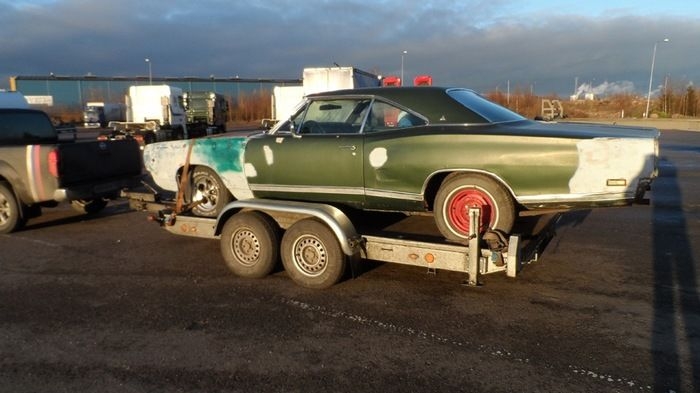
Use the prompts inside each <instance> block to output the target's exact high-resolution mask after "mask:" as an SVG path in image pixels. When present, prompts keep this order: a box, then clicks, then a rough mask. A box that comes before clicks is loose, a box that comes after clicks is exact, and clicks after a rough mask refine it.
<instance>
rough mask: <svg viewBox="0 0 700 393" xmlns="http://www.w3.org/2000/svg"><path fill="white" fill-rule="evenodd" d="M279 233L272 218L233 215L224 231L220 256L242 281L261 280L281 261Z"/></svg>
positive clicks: (246, 213)
mask: <svg viewBox="0 0 700 393" xmlns="http://www.w3.org/2000/svg"><path fill="white" fill-rule="evenodd" d="M279 244H280V229H279V226H278V225H277V222H275V220H274V219H272V217H270V216H268V215H267V214H264V213H261V212H256V211H245V212H240V213H237V214H234V215H233V216H231V218H229V219H228V221H226V223H225V224H224V227H223V229H222V231H221V255H222V256H223V257H224V261H225V262H226V266H227V267H228V268H229V270H231V272H233V274H235V275H237V276H239V277H246V278H262V277H265V276H267V275H269V274H270V272H272V270H273V269H274V268H275V266H276V265H277V262H278V261H279Z"/></svg>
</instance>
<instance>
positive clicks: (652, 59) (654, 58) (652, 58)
mask: <svg viewBox="0 0 700 393" xmlns="http://www.w3.org/2000/svg"><path fill="white" fill-rule="evenodd" d="M669 41H670V40H669V39H668V38H664V39H663V40H661V41H656V42H654V51H653V52H652V53H653V54H652V55H651V72H650V73H649V92H648V93H647V109H646V111H644V118H645V119H648V118H649V104H650V103H651V83H652V80H653V79H654V63H655V62H656V46H657V45H658V44H659V42H669Z"/></svg>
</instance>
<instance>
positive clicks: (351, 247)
mask: <svg viewBox="0 0 700 393" xmlns="http://www.w3.org/2000/svg"><path fill="white" fill-rule="evenodd" d="M243 209H250V210H259V211H263V212H277V213H292V214H301V215H307V216H312V217H316V218H318V219H319V220H321V221H322V222H323V223H325V224H326V225H328V227H329V228H330V229H331V231H333V233H334V234H335V236H336V237H337V238H338V242H339V243H340V247H341V248H342V250H343V253H344V254H346V255H348V256H353V255H355V254H356V253H357V252H359V250H360V244H361V237H360V236H359V235H358V234H357V231H356V230H355V226H354V225H353V224H352V222H351V221H350V219H349V218H348V217H347V216H346V215H345V213H343V212H342V211H341V210H340V209H338V208H336V207H335V206H331V205H327V204H323V203H309V202H295V201H282V200H273V199H243V200H237V201H233V202H230V203H229V204H227V205H226V206H225V207H224V208H223V210H222V211H221V213H220V214H219V216H218V217H217V219H216V228H215V234H216V235H220V234H221V231H222V228H223V226H224V224H225V223H226V220H228V219H229V217H231V216H232V215H233V214H236V213H237V212H239V211H241V210H243Z"/></svg>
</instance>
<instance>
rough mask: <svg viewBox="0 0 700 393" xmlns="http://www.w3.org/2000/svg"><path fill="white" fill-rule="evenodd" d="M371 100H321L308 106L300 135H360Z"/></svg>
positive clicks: (300, 127) (300, 128)
mask: <svg viewBox="0 0 700 393" xmlns="http://www.w3.org/2000/svg"><path fill="white" fill-rule="evenodd" d="M370 102H371V100H369V99H340V100H333V99H320V100H314V101H311V102H310V103H309V105H308V109H307V111H306V115H305V116H304V121H303V122H302V123H301V125H300V126H299V131H298V132H299V133H300V134H358V133H360V130H361V129H362V123H363V122H364V120H365V117H366V116H367V112H368V110H369V104H370Z"/></svg>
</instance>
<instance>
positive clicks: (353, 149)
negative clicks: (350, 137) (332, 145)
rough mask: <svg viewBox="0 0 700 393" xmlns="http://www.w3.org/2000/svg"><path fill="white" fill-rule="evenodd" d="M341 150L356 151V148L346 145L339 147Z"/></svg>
mask: <svg viewBox="0 0 700 393" xmlns="http://www.w3.org/2000/svg"><path fill="white" fill-rule="evenodd" d="M340 148H341V149H342V150H350V151H355V150H357V147H356V146H355V145H348V146H340Z"/></svg>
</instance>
